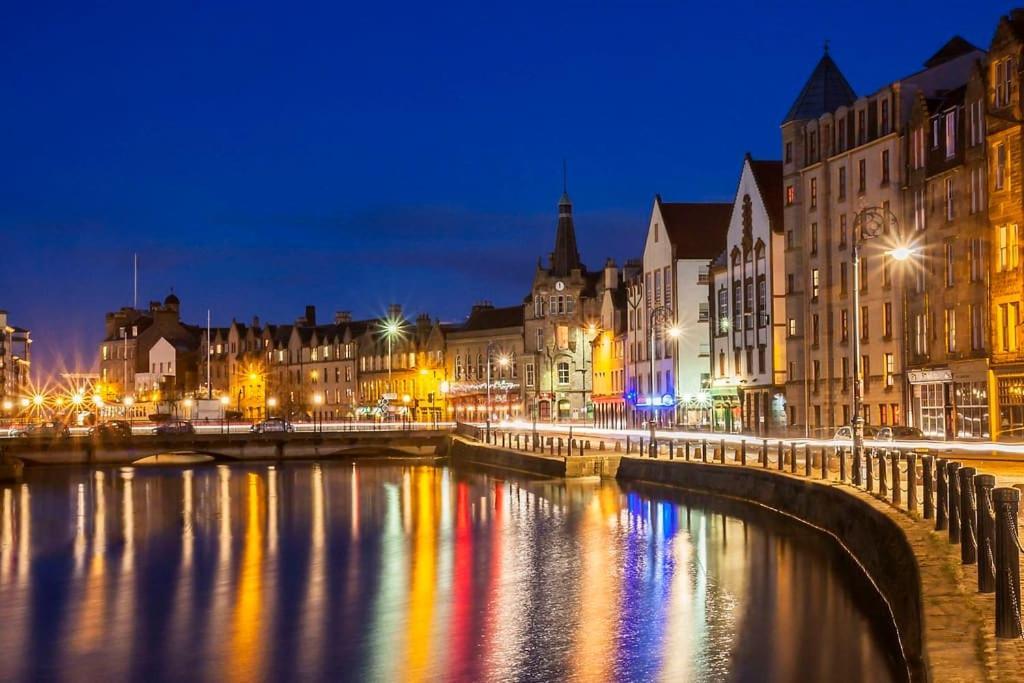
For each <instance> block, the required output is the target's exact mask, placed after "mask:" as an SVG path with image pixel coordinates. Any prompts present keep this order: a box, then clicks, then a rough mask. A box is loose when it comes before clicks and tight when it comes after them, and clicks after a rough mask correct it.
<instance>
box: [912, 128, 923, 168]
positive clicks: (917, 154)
mask: <svg viewBox="0 0 1024 683" xmlns="http://www.w3.org/2000/svg"><path fill="white" fill-rule="evenodd" d="M923 166H924V129H923V128H915V129H914V130H913V132H912V133H911V134H910V168H912V169H918V168H922V167H923Z"/></svg>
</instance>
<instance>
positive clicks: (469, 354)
mask: <svg viewBox="0 0 1024 683" xmlns="http://www.w3.org/2000/svg"><path fill="white" fill-rule="evenodd" d="M523 359H524V349H523V307H522V306H521V305H520V306H507V307H502V308H495V307H494V306H493V305H491V304H489V303H482V304H477V305H475V306H473V309H472V311H471V312H470V314H469V318H467V319H466V321H465V322H464V323H463V324H461V325H452V326H451V327H450V329H449V330H448V331H447V333H446V334H445V369H446V371H445V379H446V380H447V383H448V384H447V391H446V392H444V398H445V400H446V401H447V403H448V406H447V409H446V411H445V412H446V413H449V414H450V415H451V416H452V417H453V418H454V419H456V420H460V421H473V420H486V419H487V415H488V412H487V408H488V400H489V402H490V408H491V411H490V419H491V421H492V422H493V421H499V420H503V419H516V418H520V417H522V416H523V415H524V410H523V389H524V386H523ZM488 362H489V363H490V376H489V379H488V373H487V364H488ZM488 384H489V385H490V392H488ZM488 394H489V398H488Z"/></svg>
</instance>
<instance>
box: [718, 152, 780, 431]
mask: <svg viewBox="0 0 1024 683" xmlns="http://www.w3.org/2000/svg"><path fill="white" fill-rule="evenodd" d="M782 199H783V195H782V162H781V161H762V160H754V159H752V158H751V157H750V155H749V154H748V155H747V156H746V158H745V159H744V160H743V168H742V171H741V172H740V180H739V186H738V188H737V190H736V198H735V200H734V201H733V205H732V218H731V220H730V222H729V233H728V238H727V240H726V247H725V251H724V252H723V253H722V255H721V257H719V259H716V261H715V264H714V266H713V268H712V274H711V277H712V282H711V297H710V300H711V306H712V309H713V310H712V330H711V339H712V347H713V348H712V353H711V373H712V378H713V379H712V382H711V391H710V392H709V393H710V396H709V399H710V401H711V403H712V429H714V430H716V431H727V432H740V431H746V432H750V433H756V434H768V433H776V434H778V433H782V432H783V431H784V430H785V428H786V396H785V384H786V299H785V253H784V249H785V237H784V233H785V230H784V228H783V224H782Z"/></svg>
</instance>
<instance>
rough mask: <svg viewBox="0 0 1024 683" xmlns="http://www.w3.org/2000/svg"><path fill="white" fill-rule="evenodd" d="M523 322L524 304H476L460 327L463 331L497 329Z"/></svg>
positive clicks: (515, 325) (518, 325)
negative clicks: (496, 305) (494, 305)
mask: <svg viewBox="0 0 1024 683" xmlns="http://www.w3.org/2000/svg"><path fill="white" fill-rule="evenodd" d="M522 324H523V307H522V306H503V307H501V308H494V307H493V306H474V307H473V311H472V312H471V313H470V314H469V317H468V318H467V319H466V322H465V323H463V325H462V326H461V327H460V328H459V329H460V330H462V331H467V332H468V331H471V330H496V329H501V328H505V327H520V326H522Z"/></svg>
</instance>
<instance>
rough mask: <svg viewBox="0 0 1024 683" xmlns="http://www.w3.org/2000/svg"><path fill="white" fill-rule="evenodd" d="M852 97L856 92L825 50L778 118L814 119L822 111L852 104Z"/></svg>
mask: <svg viewBox="0 0 1024 683" xmlns="http://www.w3.org/2000/svg"><path fill="white" fill-rule="evenodd" d="M856 99H857V95H856V93H854V91H853V88H851V87H850V84H849V83H848V82H847V81H846V77H845V76H843V73H842V72H841V71H840V70H839V67H838V66H836V63H835V62H834V61H832V57H830V56H829V54H828V52H826V53H825V54H824V55H822V57H821V60H820V61H819V62H818V65H817V66H815V67H814V71H813V72H811V76H810V78H808V79H807V82H806V83H805V84H804V87H803V89H802V90H801V91H800V94H799V95H797V97H796V100H795V101H794V102H793V106H791V107H790V108H789V112H788V113H787V114H786V118H784V119H783V120H782V122H783V123H789V122H790V121H799V120H802V119H816V118H818V117H819V116H821V115H822V114H824V113H825V112H829V111H835V110H836V109H838V108H839V107H841V106H843V105H848V104H852V103H853V101H854V100H856Z"/></svg>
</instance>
